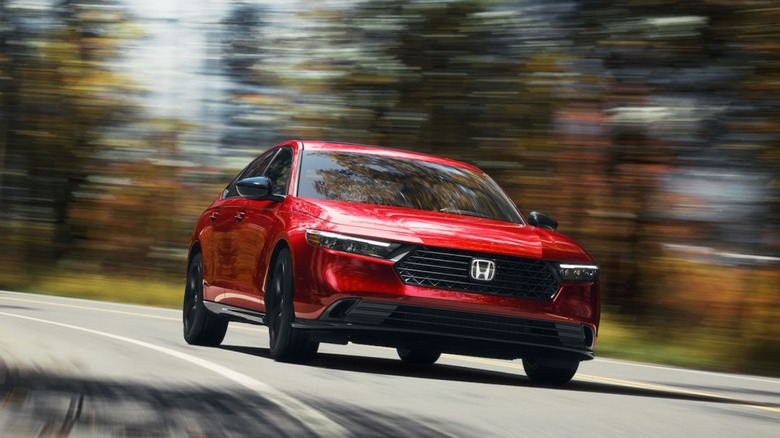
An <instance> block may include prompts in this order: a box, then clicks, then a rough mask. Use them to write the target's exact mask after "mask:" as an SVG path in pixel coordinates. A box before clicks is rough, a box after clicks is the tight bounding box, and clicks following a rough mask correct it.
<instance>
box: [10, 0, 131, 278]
mask: <svg viewBox="0 0 780 438" xmlns="http://www.w3.org/2000/svg"><path fill="white" fill-rule="evenodd" d="M2 7H3V8H4V9H8V8H13V11H7V10H4V11H3V14H2V15H3V20H4V23H3V27H4V29H3V30H4V35H5V37H4V38H3V43H2V46H0V49H2V50H3V51H2V53H0V57H2V59H4V60H5V62H6V63H7V67H6V69H5V72H4V73H6V74H5V75H4V78H3V79H4V81H3V82H4V83H5V84H6V85H5V86H4V88H3V91H4V93H3V101H4V102H3V103H5V106H4V108H5V111H8V113H9V115H10V117H5V118H4V120H5V125H4V126H3V132H2V133H1V135H2V138H4V139H5V143H4V146H5V160H4V163H3V164H4V168H3V170H4V173H5V175H6V178H4V181H3V186H4V187H5V196H4V197H3V199H2V201H3V206H4V208H3V210H4V214H6V215H7V217H8V220H7V221H4V225H3V227H5V228H7V229H6V230H4V231H7V232H5V233H3V238H4V239H13V241H12V245H11V246H10V247H11V248H14V253H15V254H14V256H15V258H16V259H18V260H22V261H23V262H24V264H23V266H25V267H28V268H32V267H34V266H36V265H38V264H39V263H40V264H43V265H47V264H50V263H51V262H52V261H53V260H55V259H57V258H58V257H60V256H61V255H62V254H63V253H64V251H66V250H67V249H68V247H69V246H70V245H71V244H72V243H73V241H72V239H73V237H74V235H73V229H72V228H71V225H72V223H71V221H70V220H69V217H68V213H69V210H70V208H71V207H72V204H73V201H74V197H73V194H74V193H75V192H76V191H77V190H78V188H79V186H80V185H81V184H82V183H83V182H84V181H85V179H86V177H87V174H86V168H87V163H88V162H89V160H90V159H91V158H92V157H94V156H95V155H96V154H98V153H99V151H100V149H99V147H97V146H96V145H97V143H98V142H99V139H100V136H101V132H102V130H103V129H104V128H105V127H107V126H109V125H111V124H114V123H116V122H117V121H118V120H120V119H121V117H122V116H124V115H126V114H127V112H128V106H127V105H126V104H125V103H124V100H125V98H124V97H123V92H124V91H126V87H125V84H126V83H127V81H126V80H125V79H124V78H122V77H121V75H119V74H117V73H115V72H114V71H112V70H111V69H110V68H109V67H108V61H110V60H111V59H112V58H113V57H114V56H115V55H116V51H115V50H116V47H117V45H118V44H119V43H120V42H121V39H122V38H123V37H124V36H126V33H124V32H122V31H121V26H122V24H123V23H124V22H125V21H126V19H127V16H126V14H125V13H124V12H123V11H122V10H121V8H120V7H119V6H117V5H116V4H115V3H112V2H108V1H105V2H103V1H101V2H83V1H78V2H76V1H70V0H66V1H63V2H61V3H60V4H58V5H57V6H56V7H53V8H51V9H47V8H37V7H33V6H30V7H28V6H26V5H25V4H21V3H13V4H11V5H7V4H5V3H3V5H2ZM7 12H8V13H7Z"/></svg>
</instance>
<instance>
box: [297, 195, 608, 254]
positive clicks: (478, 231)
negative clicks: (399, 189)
mask: <svg viewBox="0 0 780 438" xmlns="http://www.w3.org/2000/svg"><path fill="white" fill-rule="evenodd" d="M296 207H297V208H296V210H298V211H299V212H302V213H305V214H308V215H311V216H315V217H317V218H319V219H320V220H322V221H324V222H326V224H327V226H326V228H327V229H328V230H330V231H335V232H340V233H345V234H352V235H360V236H364V237H373V238H377V239H384V240H391V241H397V242H406V243H413V244H421V245H427V246H435V247H444V248H457V249H463V250H470V251H479V252H487V253H498V254H507V255H514V256H522V257H531V258H538V259H547V260H559V261H579V262H592V261H593V259H592V258H591V257H590V256H589V255H588V254H587V253H586V252H585V251H584V250H583V249H582V248H581V247H580V246H579V245H577V244H576V243H575V242H574V241H573V240H571V239H570V238H568V237H566V236H564V235H562V234H560V233H555V232H550V231H547V230H544V229H541V228H537V227H533V226H528V225H522V224H515V223H509V222H503V221H496V220H492V219H483V218H478V217H473V216H462V215H456V214H449V213H440V212H433V211H423V210H413V209H409V208H399V207H388V206H380V205H371V204H361V203H351V202H335V201H307V202H305V203H301V204H299V205H298V206H296Z"/></svg>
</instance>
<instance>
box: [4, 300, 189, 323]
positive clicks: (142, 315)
mask: <svg viewBox="0 0 780 438" xmlns="http://www.w3.org/2000/svg"><path fill="white" fill-rule="evenodd" d="M0 300H9V301H19V302H22V303H34V304H48V305H50V306H58V307H67V308H70V309H81V310H95V311H98V312H106V313H116V314H119V315H130V316H141V317H144V318H153V319H163V320H166V321H180V319H179V318H172V317H170V316H157V315H149V314H147V313H137V312H126V311H124V310H112V309H104V308H100V307H89V306H79V305H76V304H64V303H55V302H51V301H41V300H32V299H29V298H13V297H4V296H0Z"/></svg>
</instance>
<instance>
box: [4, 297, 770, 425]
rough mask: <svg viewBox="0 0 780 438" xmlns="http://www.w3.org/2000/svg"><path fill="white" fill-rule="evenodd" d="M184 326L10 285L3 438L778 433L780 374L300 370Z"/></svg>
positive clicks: (386, 361)
mask: <svg viewBox="0 0 780 438" xmlns="http://www.w3.org/2000/svg"><path fill="white" fill-rule="evenodd" d="M180 320H181V314H180V312H178V311H174V310H169V309H160V308H153V307H143V306H132V305H124V304H116V303H104V302H96V301H88V300H77V299H69V298H59V297H52V296H46V295H31V294H21V293H15V292H4V291H0V400H1V401H0V436H12V437H14V436H162V435H165V436H291V437H299V436H300V437H309V436H311V437H321V436H336V437H342V436H345V437H346V436H353V437H372V436H377V437H406V436H408V437H479V438H486V437H517V436H528V435H530V436H619V437H624V436H632V437H635V436H648V437H657V436H665V437H669V436H681V437H682V436H685V437H689V436H707V437H710V436H750V437H770V436H771V437H777V436H780V379H771V378H764V377H755V376H744V375H733V374H720V373H709V372H700V371H694V370H686V369H680V368H669V367H659V366H653V365H647V364H640V363H632V362H622V361H615V360H604V359H596V360H594V361H590V362H584V363H583V364H582V365H581V366H580V371H579V372H578V374H577V375H576V376H575V378H574V380H573V381H572V382H571V383H570V384H569V385H568V386H566V387H563V388H554V387H544V386H540V385H536V384H533V383H531V382H530V381H529V380H528V379H527V378H526V377H525V375H524V374H523V371H522V365H521V364H520V362H519V361H513V362H510V361H499V360H489V359H480V358H470V357H461V356H449V355H445V356H443V357H442V359H441V360H440V361H439V362H438V363H437V364H436V365H433V366H429V367H425V366H412V365H407V364H404V363H402V362H401V361H400V360H399V359H398V358H397V356H396V355H395V351H394V350H390V349H383V348H374V347H366V346H357V345H348V346H337V345H326V344H323V345H322V346H321V348H320V354H319V355H318V357H317V359H315V360H314V361H313V362H312V363H310V364H307V365H291V364H282V363H276V362H274V361H273V360H271V359H270V357H269V354H268V332H267V330H266V329H265V328H264V327H258V326H250V325H242V324H237V323H231V325H230V328H229V329H228V335H227V337H226V338H225V341H224V343H223V345H222V346H221V347H219V348H208V347H195V346H190V345H187V344H186V343H185V342H184V339H183V338H182V335H181V322H180ZM597 353H598V349H597Z"/></svg>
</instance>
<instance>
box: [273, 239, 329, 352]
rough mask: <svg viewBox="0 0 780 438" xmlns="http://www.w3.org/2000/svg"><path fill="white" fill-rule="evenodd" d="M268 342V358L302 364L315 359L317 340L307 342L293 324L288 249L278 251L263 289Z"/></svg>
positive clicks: (290, 262)
mask: <svg viewBox="0 0 780 438" xmlns="http://www.w3.org/2000/svg"><path fill="white" fill-rule="evenodd" d="M266 310H267V321H266V325H268V341H269V344H270V352H271V357H272V358H273V359H274V360H276V361H279V362H293V363H305V362H309V361H311V360H312V359H314V356H315V355H316V354H317V349H319V346H320V344H319V342H311V341H309V338H308V336H307V335H306V333H305V332H304V331H302V330H299V329H295V328H293V326H292V322H293V319H295V310H294V308H293V272H292V258H291V256H290V250H289V249H287V248H284V249H282V250H281V251H279V254H277V256H276V259H275V261H274V264H273V269H272V270H271V276H270V278H269V281H268V287H267V288H266Z"/></svg>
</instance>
